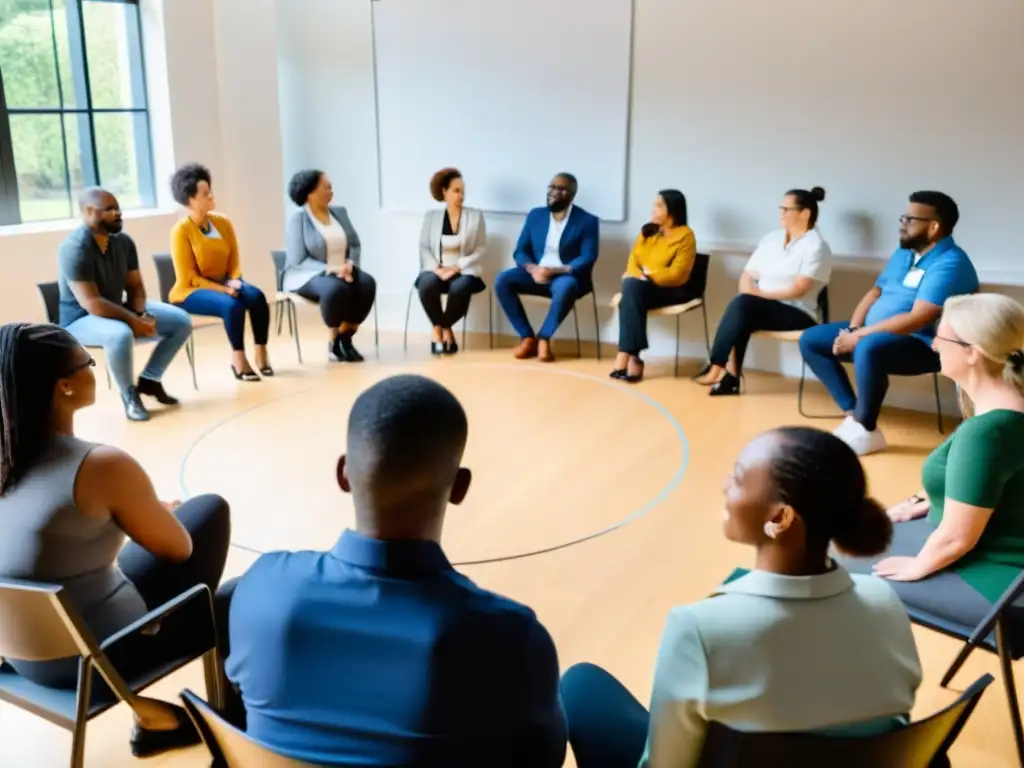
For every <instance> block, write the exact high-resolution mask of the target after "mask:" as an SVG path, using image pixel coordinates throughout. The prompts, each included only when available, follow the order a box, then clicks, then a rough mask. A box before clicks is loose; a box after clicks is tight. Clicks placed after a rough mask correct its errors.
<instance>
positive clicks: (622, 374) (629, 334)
mask: <svg viewBox="0 0 1024 768" xmlns="http://www.w3.org/2000/svg"><path fill="white" fill-rule="evenodd" d="M696 258H697V241H696V239H695V238H694V236H693V230H692V229H690V228H689V227H688V226H686V196H685V195H684V194H683V193H682V192H680V191H679V190H677V189H663V190H661V192H659V193H658V196H657V197H656V198H655V199H654V210H653V211H652V213H651V221H650V223H648V224H644V226H643V229H641V230H640V236H639V237H638V238H637V239H636V243H634V245H633V250H632V251H630V254H629V263H628V264H627V265H626V274H624V275H623V276H622V299H621V300H620V302H619V354H618V355H616V357H615V369H614V370H613V371H612V372H611V377H612V378H613V379H621V380H622V381H628V382H629V383H631V384H635V383H636V382H638V381H640V380H642V379H643V377H644V361H643V360H641V359H640V353H641V352H642V351H643V350H645V349H647V313H648V312H650V311H651V310H652V309H660V308H661V307H669V306H672V305H673V304H685V303H686V302H688V301H691V300H692V299H695V298H697V295H696V294H695V292H694V291H693V289H692V288H691V287H690V286H689V285H687V283H688V281H689V279H690V272H692V271H693V263H694V261H695V260H696Z"/></svg>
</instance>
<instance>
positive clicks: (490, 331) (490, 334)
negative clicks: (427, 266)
mask: <svg viewBox="0 0 1024 768" xmlns="http://www.w3.org/2000/svg"><path fill="white" fill-rule="evenodd" d="M484 292H486V293H487V338H488V342H489V343H490V347H491V349H494V294H493V293H492V292H491V289H490V288H485V289H484ZM414 293H416V281H415V280H414V281H413V283H412V285H411V286H410V287H409V297H408V299H406V302H405V331H404V332H403V333H402V350H403V351H406V352H408V351H409V315H410V313H411V312H412V297H413V294H414ZM445 300H446V301H447V298H446V299H445ZM469 303H470V306H472V304H473V298H472V296H471V297H470V300H469ZM468 325H469V309H468V308H467V310H466V316H465V317H464V318H462V348H463V349H465V348H466V326H468ZM576 336H577V339H578V338H579V332H578V331H577V333H576Z"/></svg>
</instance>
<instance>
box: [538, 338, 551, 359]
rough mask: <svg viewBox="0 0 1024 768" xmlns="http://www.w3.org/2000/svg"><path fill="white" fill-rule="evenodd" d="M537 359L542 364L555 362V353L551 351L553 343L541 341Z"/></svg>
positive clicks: (545, 340)
mask: <svg viewBox="0 0 1024 768" xmlns="http://www.w3.org/2000/svg"><path fill="white" fill-rule="evenodd" d="M537 359H538V360H540V361H541V362H542V363H553V362H555V353H554V352H552V351H551V342H550V341H548V340H547V339H541V340H540V345H539V346H538V349H537Z"/></svg>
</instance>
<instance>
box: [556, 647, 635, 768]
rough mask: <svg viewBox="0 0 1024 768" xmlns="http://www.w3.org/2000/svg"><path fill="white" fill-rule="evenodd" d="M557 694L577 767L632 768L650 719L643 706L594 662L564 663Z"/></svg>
mask: <svg viewBox="0 0 1024 768" xmlns="http://www.w3.org/2000/svg"><path fill="white" fill-rule="evenodd" d="M560 692H561V695H562V706H563V707H564V708H565V717H566V720H567V721H568V722H569V744H571V745H572V753H573V754H574V755H575V756H576V765H577V766H578V768H636V766H637V764H638V763H639V762H640V758H641V757H642V756H643V754H644V747H645V746H646V744H647V726H648V723H649V721H650V715H648V714H647V710H646V709H645V708H644V705H643V704H641V703H640V702H639V701H637V700H636V699H635V698H634V697H633V694H631V693H630V692H629V691H628V690H626V687H625V686H624V685H623V684H622V683H620V682H619V681H618V680H616V679H615V678H614V677H612V675H611V674H609V673H608V672H606V671H605V670H603V669H601V667H598V666H596V665H594V664H576V665H574V666H572V667H569V669H567V670H566V671H565V674H564V675H562V683H561V685H560Z"/></svg>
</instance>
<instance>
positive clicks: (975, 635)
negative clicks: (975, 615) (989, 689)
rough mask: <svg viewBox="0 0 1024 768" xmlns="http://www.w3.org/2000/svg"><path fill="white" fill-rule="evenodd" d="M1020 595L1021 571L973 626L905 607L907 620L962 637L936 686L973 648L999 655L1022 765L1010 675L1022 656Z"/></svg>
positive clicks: (1022, 738)
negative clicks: (985, 614)
mask: <svg viewBox="0 0 1024 768" xmlns="http://www.w3.org/2000/svg"><path fill="white" fill-rule="evenodd" d="M1022 594H1024V571H1022V572H1021V573H1020V575H1018V576H1017V578H1016V579H1014V581H1013V583H1012V584H1011V585H1010V586H1009V587H1008V588H1007V589H1006V591H1005V592H1003V594H1002V595H1001V596H1000V598H999V600H998V601H997V602H996V603H995V604H994V605H993V606H992V610H991V611H989V613H988V615H987V616H986V617H985V618H984V619H982V620H981V622H980V623H979V624H978V626H976V627H971V626H967V625H966V624H958V623H955V622H951V621H948V620H947V619H944V618H940V617H938V616H933V615H932V614H930V613H927V612H926V611H922V610H920V609H919V608H915V607H913V606H911V605H908V606H907V613H909V614H910V620H911V621H912V622H914V623H915V624H919V625H920V626H922V627H927V628H928V629H931V630H934V631H935V632H939V633H941V634H943V635H946V636H947V637H953V638H956V639H957V640H963V641H964V645H963V647H962V648H961V649H960V652H959V653H958V654H957V656H956V658H955V659H954V660H953V663H952V664H950V666H949V669H947V670H946V673H945V674H944V675H943V676H942V680H941V681H940V683H939V684H940V685H941V686H942V687H943V688H945V687H947V686H948V685H949V684H950V683H951V682H952V680H953V677H954V676H955V675H956V673H957V672H959V671H960V668H961V667H962V666H963V665H964V662H965V661H967V657H968V656H970V655H971V653H972V652H973V651H974V649H975V648H981V649H982V650H985V651H988V652H989V653H994V654H996V656H998V657H999V669H1000V671H1001V673H1002V676H1003V688H1004V689H1005V690H1006V697H1007V699H1008V701H1009V704H1010V722H1011V724H1012V725H1013V738H1014V742H1015V744H1016V747H1017V759H1018V760H1019V761H1020V764H1021V765H1024V728H1022V727H1021V716H1020V705H1019V704H1018V702H1017V686H1016V683H1015V681H1014V677H1013V662H1015V661H1017V660H1018V659H1021V658H1024V606H1015V605H1014V603H1016V602H1017V600H1018V599H1019V598H1020V597H1021V595H1022Z"/></svg>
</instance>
